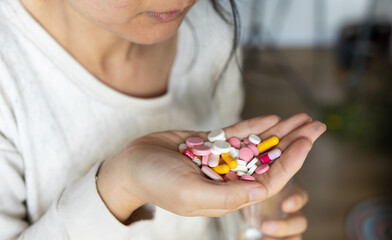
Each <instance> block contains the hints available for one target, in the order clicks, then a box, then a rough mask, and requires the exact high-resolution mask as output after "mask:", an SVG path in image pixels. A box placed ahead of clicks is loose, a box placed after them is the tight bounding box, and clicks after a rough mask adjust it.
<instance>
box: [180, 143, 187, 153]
mask: <svg viewBox="0 0 392 240" xmlns="http://www.w3.org/2000/svg"><path fill="white" fill-rule="evenodd" d="M187 148H188V146H187V145H186V144H185V143H181V144H180V146H178V150H180V151H181V150H182V149H187Z"/></svg>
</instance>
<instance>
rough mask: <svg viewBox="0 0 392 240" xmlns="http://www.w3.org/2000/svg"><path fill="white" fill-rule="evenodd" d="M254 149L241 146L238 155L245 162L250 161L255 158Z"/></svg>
mask: <svg viewBox="0 0 392 240" xmlns="http://www.w3.org/2000/svg"><path fill="white" fill-rule="evenodd" d="M253 156H254V155H253V151H252V149H250V148H248V147H244V148H241V150H240V152H239V153H238V157H239V159H241V160H244V161H245V162H249V161H250V160H252V158H253Z"/></svg>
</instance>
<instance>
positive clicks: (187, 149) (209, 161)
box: [179, 129, 282, 181]
mask: <svg viewBox="0 0 392 240" xmlns="http://www.w3.org/2000/svg"><path fill="white" fill-rule="evenodd" d="M278 143H279V138H277V137H275V136H274V137H270V138H268V139H266V140H264V141H261V139H260V138H259V137H258V136H256V135H250V136H249V137H247V138H245V139H243V140H242V141H241V139H239V138H237V137H232V138H230V139H228V140H226V137H225V132H224V131H223V130H222V129H219V130H215V131H212V132H210V133H209V134H208V142H204V140H203V139H202V138H200V137H189V138H187V139H186V140H185V143H182V144H180V146H179V150H180V152H181V153H182V154H183V155H185V156H186V157H188V158H189V159H190V160H192V161H193V162H194V163H195V164H197V165H198V166H199V167H201V171H202V172H203V173H204V174H205V175H207V176H208V177H209V178H211V179H213V180H216V181H229V180H237V179H241V180H246V181H255V178H254V177H253V176H252V175H253V174H258V175H260V174H263V173H265V172H267V171H268V170H269V168H270V166H269V164H270V163H272V162H273V161H274V160H276V159H277V158H279V157H280V155H281V154H282V152H281V150H280V149H277V148H276V149H273V150H271V151H269V152H267V151H268V150H270V149H271V148H273V147H274V146H276V145H278Z"/></svg>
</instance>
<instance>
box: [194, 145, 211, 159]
mask: <svg viewBox="0 0 392 240" xmlns="http://www.w3.org/2000/svg"><path fill="white" fill-rule="evenodd" d="M193 153H194V154H196V155H199V156H206V155H209V154H210V153H211V148H210V147H207V146H205V145H196V146H194V147H193Z"/></svg>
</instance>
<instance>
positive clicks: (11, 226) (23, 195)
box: [0, 89, 152, 240]
mask: <svg viewBox="0 0 392 240" xmlns="http://www.w3.org/2000/svg"><path fill="white" fill-rule="evenodd" d="M0 90H1V89H0ZM0 93H1V91H0ZM17 135H18V134H17V127H16V124H15V119H14V114H12V111H11V110H10V109H9V108H8V104H7V101H6V99H4V98H2V96H1V95H0V239H2V240H3V239H4V240H5V239H29V240H35V239H39V240H44V239H50V240H53V239H60V240H61V239H96V240H99V239H115V240H116V239H118V240H122V239H133V237H137V235H138V234H139V233H141V232H142V231H143V230H144V229H147V228H148V227H149V225H150V224H151V223H152V219H151V220H142V221H138V222H135V223H132V224H131V225H128V226H126V225H124V224H122V223H121V222H119V221H118V220H117V219H116V218H115V217H114V216H113V215H112V214H111V213H110V211H109V210H108V209H107V207H106V206H105V204H104V203H103V201H102V199H101V197H100V196H99V194H98V191H97V187H96V181H95V176H96V173H97V170H98V167H99V163H97V164H96V165H94V166H93V167H92V168H91V169H90V170H89V172H88V173H87V174H86V175H85V176H82V177H81V178H80V179H78V180H77V181H75V182H73V183H71V184H70V185H69V186H68V187H67V188H65V189H64V190H63V192H62V194H61V195H60V196H59V198H58V199H56V200H55V201H54V202H53V203H52V205H51V206H50V207H49V209H48V210H47V211H46V212H45V213H44V214H43V215H42V216H41V218H40V219H39V220H38V221H36V222H34V223H31V222H29V220H28V219H29V218H28V212H29V211H28V204H27V203H28V202H29V201H28V200H29V199H28V195H27V192H28V190H27V187H26V185H28V184H26V179H25V176H24V167H25V166H24V165H25V164H24V159H23V157H22V154H20V152H19V151H18V147H17V146H19V145H18V144H15V143H14V141H12V139H13V138H14V137H16V136H17ZM11 136H13V137H11ZM53 181H56V179H53Z"/></svg>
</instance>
